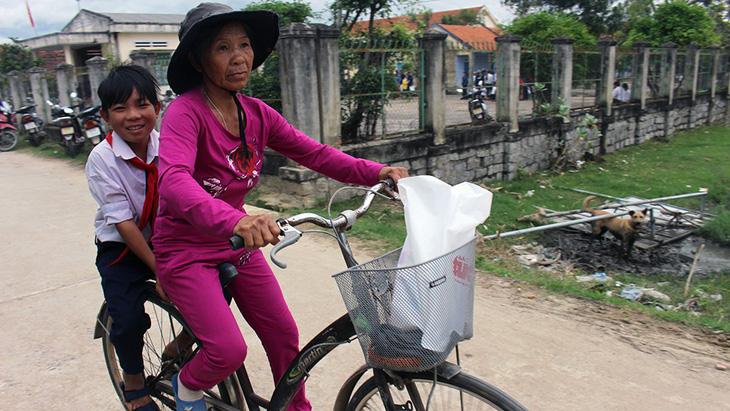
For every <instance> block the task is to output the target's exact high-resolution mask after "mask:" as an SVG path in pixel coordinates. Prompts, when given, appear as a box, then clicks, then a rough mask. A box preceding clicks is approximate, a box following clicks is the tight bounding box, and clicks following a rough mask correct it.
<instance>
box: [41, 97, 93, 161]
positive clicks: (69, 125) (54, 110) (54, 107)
mask: <svg viewBox="0 0 730 411" xmlns="http://www.w3.org/2000/svg"><path fill="white" fill-rule="evenodd" d="M46 103H47V104H48V105H49V106H51V118H52V119H53V120H52V123H53V124H54V125H55V126H56V127H58V129H59V138H58V144H60V145H61V146H62V147H63V148H64V149H65V150H66V153H67V154H68V155H70V156H71V157H76V156H77V155H78V154H79V152H80V151H81V146H83V144H84V140H86V137H85V136H84V134H83V133H82V131H81V127H80V125H79V122H78V120H77V117H76V114H75V113H74V110H73V108H71V107H64V106H61V105H59V104H54V103H53V102H51V101H50V100H46Z"/></svg>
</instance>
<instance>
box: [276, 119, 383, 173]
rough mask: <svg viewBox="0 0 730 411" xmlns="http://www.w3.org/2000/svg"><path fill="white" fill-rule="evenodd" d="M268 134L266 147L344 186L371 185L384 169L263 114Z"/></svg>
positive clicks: (280, 120)
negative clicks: (315, 139) (268, 130)
mask: <svg viewBox="0 0 730 411" xmlns="http://www.w3.org/2000/svg"><path fill="white" fill-rule="evenodd" d="M266 114H267V121H268V122H269V128H270V134H269V139H268V141H267V144H266V145H267V146H268V147H270V148H271V149H272V150H274V151H276V152H278V153H280V154H282V155H285V156H287V157H289V158H290V159H292V160H294V161H296V162H297V163H299V164H301V165H303V166H305V167H307V168H310V169H312V170H314V171H316V172H318V173H321V174H324V175H325V176H327V177H330V178H333V179H335V180H337V181H340V182H343V183H347V184H359V185H365V186H370V185H374V184H375V183H377V182H378V172H379V171H380V169H381V168H383V167H385V166H384V165H383V164H380V163H376V162H374V161H370V160H366V159H362V158H355V157H352V156H351V155H349V154H345V153H343V152H342V151H340V150H337V149H336V148H333V147H330V146H328V145H325V144H321V143H318V142H316V141H314V140H313V139H312V138H310V137H309V136H307V135H306V134H304V133H303V132H301V131H299V130H297V129H295V128H294V127H293V126H292V125H291V124H289V123H288V122H287V121H286V120H285V119H284V117H282V116H281V115H280V114H279V113H277V112H276V111H274V110H273V109H271V108H269V109H268V110H267V111H266Z"/></svg>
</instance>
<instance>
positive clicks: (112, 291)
mask: <svg viewBox="0 0 730 411" xmlns="http://www.w3.org/2000/svg"><path fill="white" fill-rule="evenodd" d="M96 247H97V254H96V267H97V269H98V270H99V274H100V275H101V288H102V289H103V290H104V298H105V299H106V302H107V310H108V311H109V315H110V316H111V317H112V320H113V324H112V329H111V330H110V340H111V342H112V344H114V348H115V350H116V352H117V358H119V365H120V366H121V367H122V370H124V372H125V373H127V374H139V373H141V372H142V371H143V369H144V368H143V362H142V347H143V346H144V340H143V338H144V333H145V332H146V331H147V330H148V329H149V328H150V317H149V316H148V315H147V313H145V311H144V303H145V301H147V280H150V279H153V278H154V276H153V274H152V272H151V271H150V269H149V267H147V265H146V264H145V263H144V262H142V260H140V259H139V257H137V256H136V255H135V254H134V253H132V252H131V251H130V252H128V253H127V254H126V255H125V256H124V257H123V258H122V259H120V260H119V261H117V262H116V263H114V264H113V265H111V266H109V264H111V263H112V262H114V261H115V260H117V259H118V258H119V256H120V255H121V254H122V251H123V250H124V248H125V247H126V245H125V244H124V243H118V242H112V241H108V242H103V243H102V242H99V241H97V242H96Z"/></svg>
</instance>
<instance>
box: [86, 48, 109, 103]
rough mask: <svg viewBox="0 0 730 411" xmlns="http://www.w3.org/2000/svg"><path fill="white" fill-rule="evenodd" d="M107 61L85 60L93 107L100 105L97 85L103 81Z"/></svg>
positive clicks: (101, 58) (98, 58) (98, 59)
mask: <svg viewBox="0 0 730 411" xmlns="http://www.w3.org/2000/svg"><path fill="white" fill-rule="evenodd" d="M108 63H109V60H107V59H105V58H104V57H99V56H96V57H92V58H90V59H88V60H86V66H88V67H89V83H90V84H91V101H92V103H93V104H94V105H95V106H98V105H101V100H100V99H99V94H98V93H97V92H96V91H97V90H98V89H99V84H100V83H101V81H102V80H103V79H104V70H105V69H106V65H107V64H108Z"/></svg>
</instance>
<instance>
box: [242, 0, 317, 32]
mask: <svg viewBox="0 0 730 411" xmlns="http://www.w3.org/2000/svg"><path fill="white" fill-rule="evenodd" d="M243 10H271V11H273V12H276V13H277V14H278V15H279V26H280V27H284V26H288V25H290V24H292V23H307V22H308V20H309V18H310V17H314V13H312V6H310V5H309V3H303V2H302V1H301V0H294V1H292V2H287V1H281V0H261V1H257V2H253V3H249V4H248V5H247V6H246V7H244V8H243Z"/></svg>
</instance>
